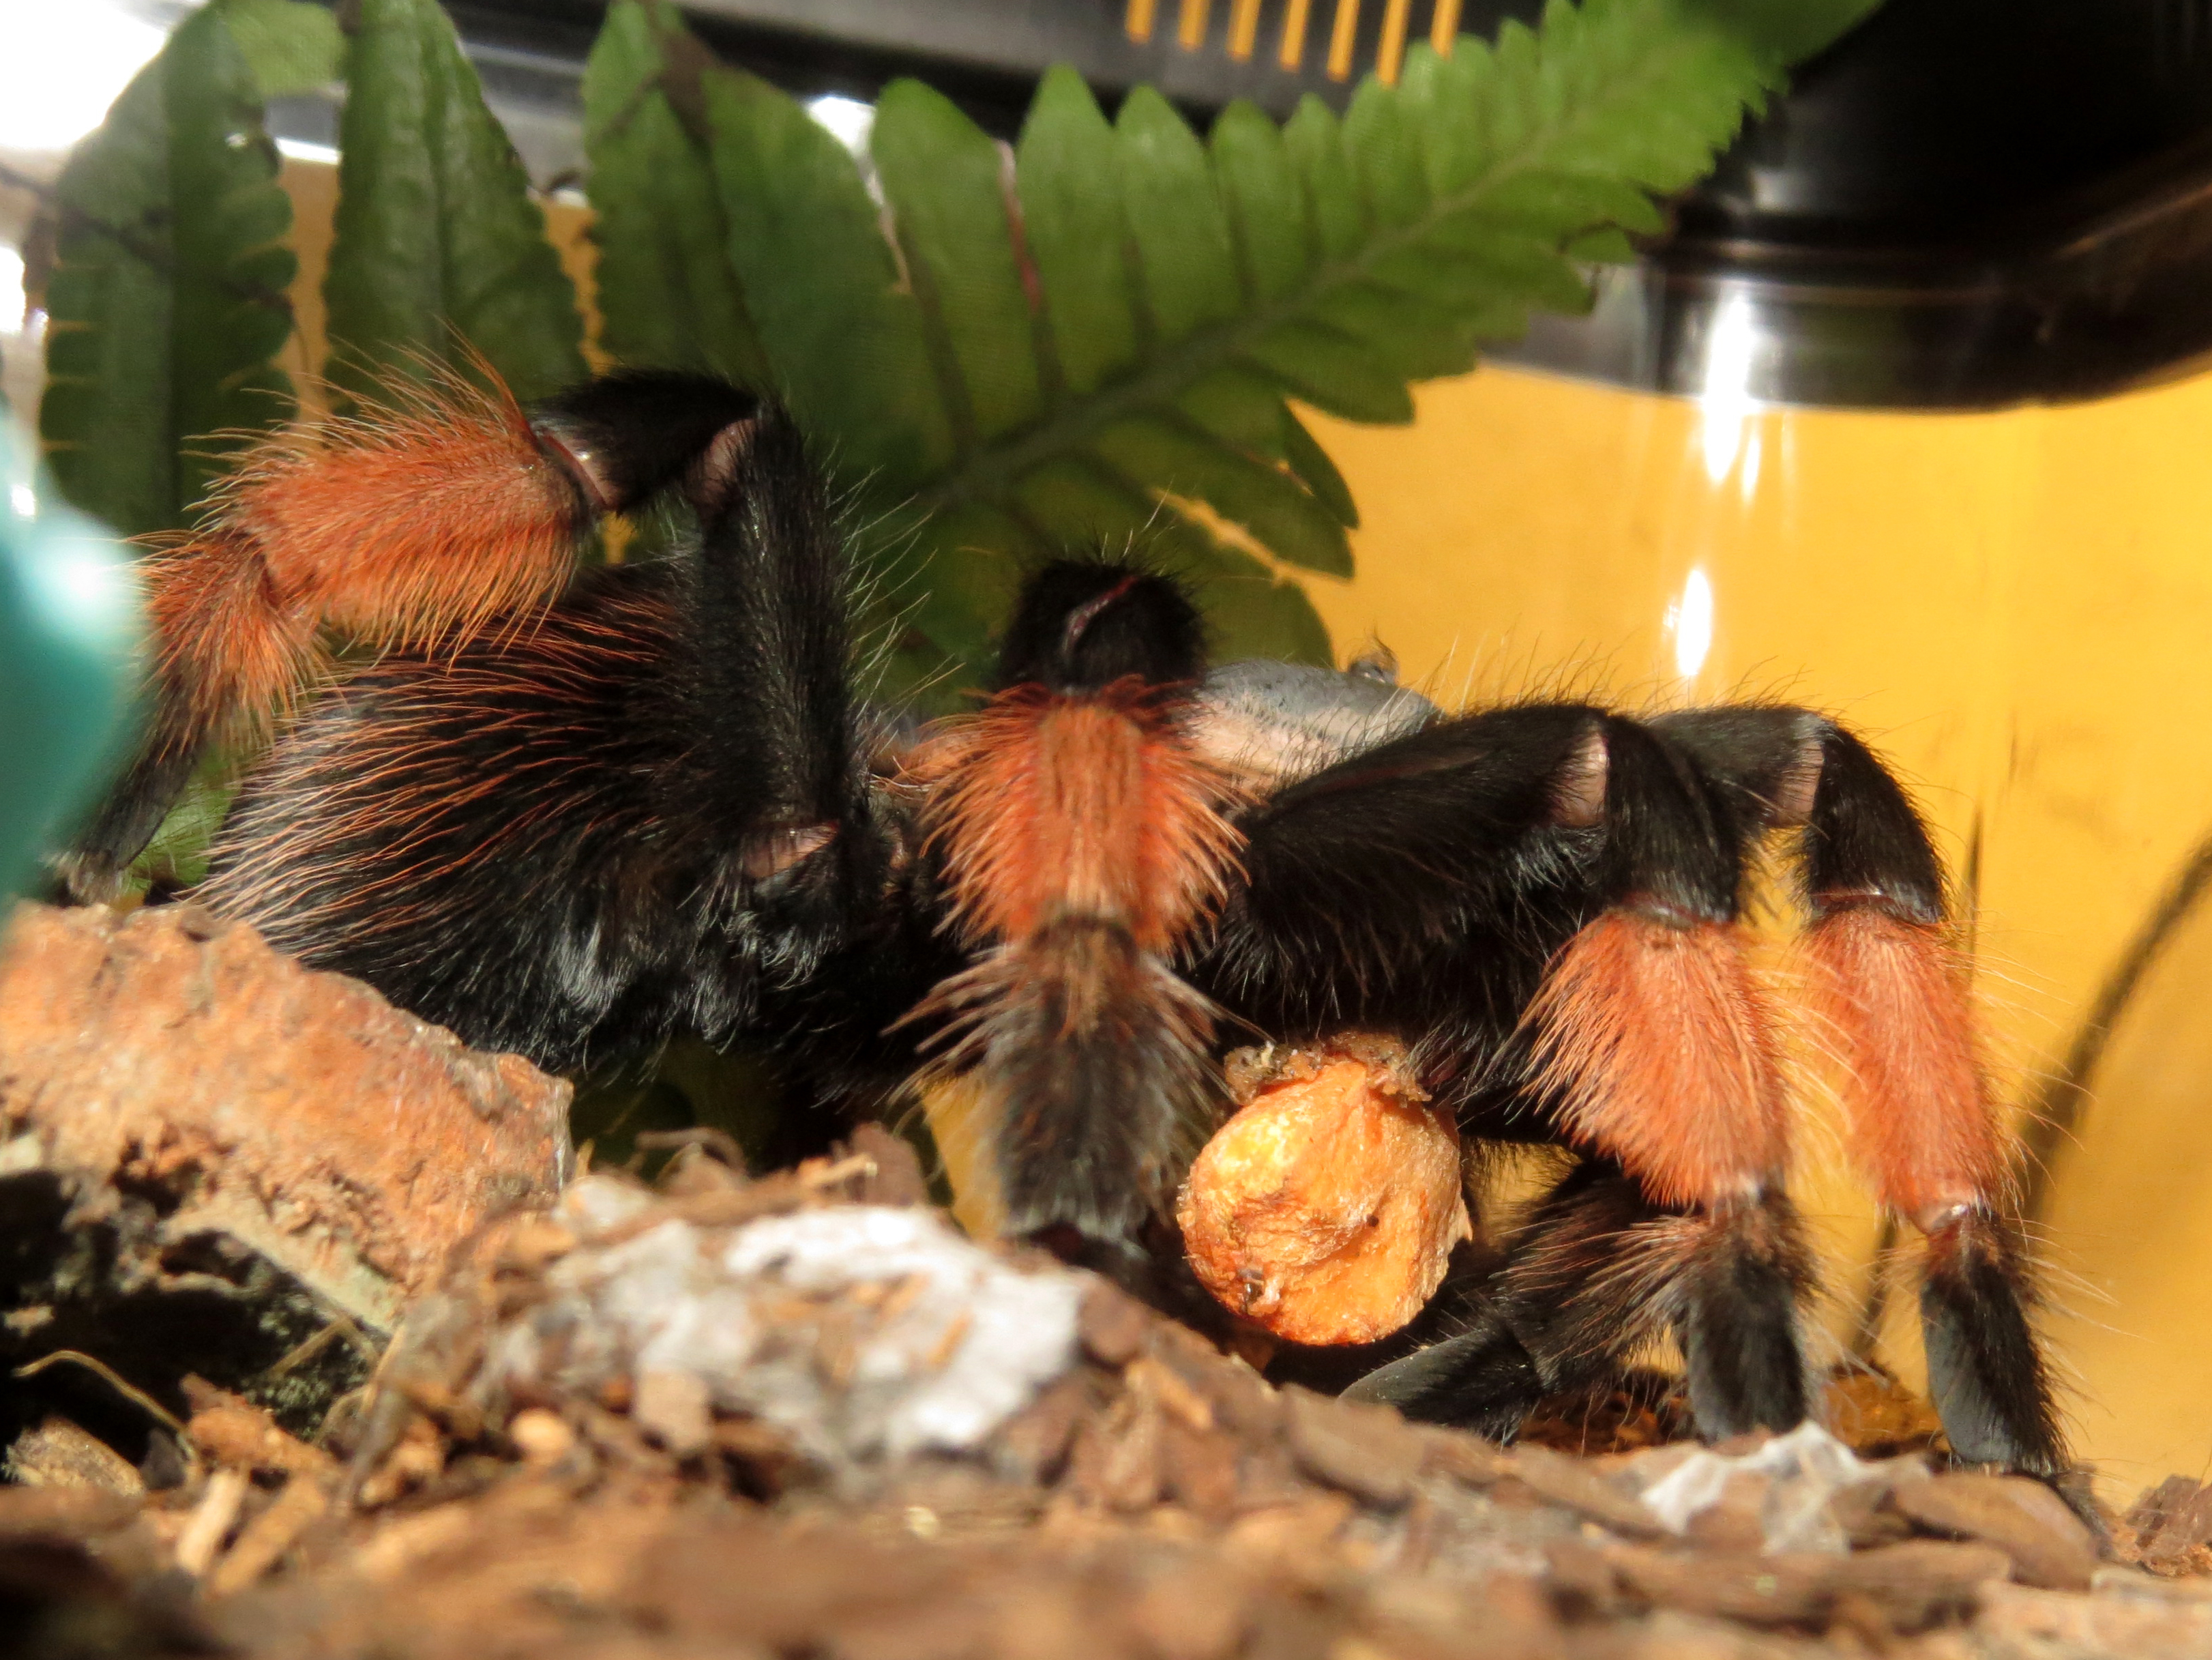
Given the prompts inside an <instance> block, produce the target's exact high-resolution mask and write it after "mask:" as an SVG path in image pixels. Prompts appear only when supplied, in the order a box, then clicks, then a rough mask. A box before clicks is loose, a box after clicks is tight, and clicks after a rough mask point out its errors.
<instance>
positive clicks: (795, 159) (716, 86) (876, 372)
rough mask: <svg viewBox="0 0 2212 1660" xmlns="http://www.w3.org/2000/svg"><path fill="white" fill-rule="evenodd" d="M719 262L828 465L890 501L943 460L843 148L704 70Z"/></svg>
mask: <svg viewBox="0 0 2212 1660" xmlns="http://www.w3.org/2000/svg"><path fill="white" fill-rule="evenodd" d="M705 89H706V106H707V124H708V131H709V133H710V135H711V137H710V143H711V146H712V154H713V157H714V178H715V183H716V185H717V187H718V189H719V191H720V195H721V199H722V206H723V212H724V215H725V216H726V222H727V223H728V226H729V250H730V262H731V264H732V266H733V267H734V268H735V269H736V271H737V273H738V281H739V282H740V283H742V284H743V286H744V296H745V304H746V306H747V307H748V308H749V309H750V312H751V314H752V318H753V321H754V323H755V324H756V325H757V327H758V328H759V331H760V340H761V344H762V345H763V347H764V348H765V349H766V352H767V356H768V361H769V368H770V370H771V372H772V374H773V378H774V381H775V386H777V388H778V389H779V390H780V391H781V393H782V395H783V397H784V398H785V399H786V400H787V402H788V403H789V404H790V405H791V409H792V412H793V414H794V415H795V416H796V417H798V418H799V422H800V423H801V424H802V425H803V426H804V427H805V428H806V429H807V430H808V431H809V432H810V433H811V434H812V435H814V436H815V438H816V440H817V442H819V443H820V444H821V445H822V446H823V449H824V451H825V453H827V455H828V456H829V459H830V461H831V463H832V464H833V465H835V466H836V468H837V470H838V471H839V473H840V474H841V475H842V476H843V477H847V478H848V479H850V480H853V481H855V482H860V483H866V484H867V485H868V486H870V487H871V489H872V490H873V491H874V493H875V494H877V495H878V496H879V497H886V498H889V499H890V500H891V501H894V502H895V501H896V500H898V499H899V498H900V497H901V496H902V495H903V494H904V493H905V492H907V491H908V490H910V489H912V488H913V487H914V485H915V484H916V483H920V482H921V480H923V479H925V478H927V477H929V476H930V475H931V474H932V473H933V472H936V471H939V470H940V469H941V468H943V467H944V466H945V464H946V463H947V462H949V461H950V460H951V457H952V434H951V423H950V421H949V420H948V418H947V416H946V411H945V404H944V399H943V397H942V395H941V393H940V392H939V388H938V385H937V380H936V376H935V374H933V370H932V368H931V364H930V360H929V350H928V346H927V343H926V342H925V340H924V338H923V334H922V323H921V311H920V309H919V307H917V306H916V304H915V296H914V291H913V289H912V288H911V287H910V286H909V285H908V283H907V281H906V279H905V277H904V276H903V274H902V271H901V270H900V268H899V262H898V260H897V258H896V257H895V255H894V252H893V250H892V248H891V246H890V243H889V242H888V241H887V240H885V238H884V232H883V227H882V224H881V222H880V217H879V216H878V211H877V208H876V204H875V203H874V202H873V201H872V200H871V199H870V198H869V196H868V191H867V186H866V185H865V184H864V183H863V182H862V181H861V179H860V167H859V166H858V164H856V163H855V162H854V160H853V158H852V156H851V155H849V154H848V153H847V151H846V149H845V147H844V146H843V145H842V144H841V143H838V142H837V140H836V138H835V137H832V136H831V135H830V133H829V131H826V130H825V129H824V128H823V126H822V125H820V124H819V123H818V122H817V121H816V120H815V119H813V118H812V117H811V116H810V115H809V114H807V112H805V110H804V109H803V108H801V107H800V106H799V104H798V103H796V102H795V101H794V100H792V99H790V98H789V97H787V96H786V95H785V94H782V93H781V92H779V91H777V90H776V89H775V88H774V87H771V86H769V84H768V82H765V81H763V80H760V79H759V78H757V76H750V75H744V74H740V73H738V71H736V70H725V69H716V70H713V71H711V72H710V73H709V74H708V76H707V77H706V81H705Z"/></svg>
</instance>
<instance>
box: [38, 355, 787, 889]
mask: <svg viewBox="0 0 2212 1660" xmlns="http://www.w3.org/2000/svg"><path fill="white" fill-rule="evenodd" d="M757 410H758V400H757V399H756V398H754V397H753V396H752V395H751V394H750V393H748V392H740V391H738V390H737V389H735V388H733V387H730V386H724V385H722V384H720V382H717V381H713V380H704V379H701V378H698V377H694V376H686V375H675V374H638V375H621V376H615V377H611V378H610V379H607V380H599V381H594V382H592V383H590V384H588V385H586V386H580V387H578V388H577V389H575V390H574V391H573V392H568V393H565V394H563V395H562V397H560V398H556V399H554V400H552V401H551V402H550V403H548V404H544V405H543V406H542V407H541V408H539V409H538V410H536V411H534V412H532V411H528V410H524V409H523V408H522V407H521V406H520V405H519V404H516V403H514V402H513V399H511V398H508V397H507V394H506V392H504V390H503V389H494V390H491V391H486V390H484V389H483V388H480V387H477V386H471V385H468V384H466V383H465V382H462V381H459V380H453V381H450V382H447V383H443V384H441V385H438V386H435V387H433V388H430V389H428V390H423V391H419V392H413V393H410V394H408V395H406V396H405V397H404V398H402V399H401V400H400V401H397V402H394V403H393V404H391V405H389V406H387V407H383V408H373V409H370V410H367V411H366V412H364V413H363V414H362V415H360V416H358V417H353V418H349V419H346V420H342V421H337V420H334V421H330V422H326V423H323V424H322V425H321V426H320V427H316V428H301V429H295V430H294V431H292V432H289V433H286V434H283V435H280V436H278V437H276V438H274V439H271V440H270V441H268V442H266V443H264V444H263V445H261V446H259V447H258V448H256V449H254V450H253V451H252V452H251V453H249V454H248V455H247V456H246V459H244V460H243V461H242V462H241V463H240V465H239V466H238V468H237V469H236V471H234V472H233V474H232V475H231V476H230V477H228V479H226V480H225V481H224V482H223V483H222V485H221V486H220V487H219V489H217V491H216V494H215V495H214V496H213V497H212V498H211V499H210V502H208V503H207V504H206V507H205V508H204V514H203V518H202V522H201V524H200V526H199V527H198V528H197V530H195V531H194V532H191V533H190V534H189V535H186V536H183V537H180V538H177V539H175V540H174V541H173V543H171V544H169V545H167V546H165V547H162V548H160V549H158V550H156V551H155V552H154V553H153V554H152V555H151V556H149V558H148V560H147V562H146V580H147V590H148V595H147V601H148V603H147V609H148V612H149V617H150V618H151V620H152V623H153V625H154V633H155V663H154V669H155V676H154V678H155V695H156V705H155V712H154V715H153V719H152V721H151V724H150V726H149V731H148V733H147V735H146V737H145V739H144V740H143V744H142V747H141V751H140V754H139V757H138V758H137V761H136V763H134V764H133V765H132V767H131V769H130V770H129V771H128V772H127V773H126V775H125V777H124V779H123V781H121V783H120V785H119V786H118V788H117V789H116V790H115V791H114V792H113V793H112V794H111V796H110V797H109V799H108V800H107V802H106V804H105V806H104V807H103V809H102V810H101V812H100V813H99V815H98V816H97V817H96V818H94V821H93V823H92V824H90V825H89V826H88V829H87V830H86V831H85V833H84V834H83V835H82V836H81V837H80V839H79V842H78V844H77V847H76V849H75V850H74V852H73V853H72V854H71V855H70V857H69V858H68V859H67V860H65V861H64V881H65V883H66V885H68V886H69V888H70V891H72V892H73V893H74V894H75V895H76V897H80V898H96V897H108V896H109V895H110V894H111V893H112V891H113V889H114V887H115V885H117V883H118V881H119V879H120V877H121V873H122V871H123V869H124V867H125V866H127V865H128V864H129V863H130V862H131V860H132V859H134V858H136V857H137V854H138V853H139V852H140V851H141V850H142V849H143V847H144V846H145V844H146V842H147V841H148V840H149V838H150V837H151V836H152V835H153V833H154V831H155V829H156V828H157V827H158V826H159V824H160V823H161V818H162V816H163V814H164V813H165V812H166V811H167V808H168V807H169V806H170V805H171V803H172V802H173V800H174V799H175V797H176V795H177V794H179V791H180V790H181V788H182V787H183V784H184V781H185V779H186V778H188V777H189V776H190V775H191V769H192V764H193V761H194V758H195V757H196V756H197V751H199V750H200V748H201V747H202V746H203V745H204V744H206V743H207V742H208V741H210V739H215V738H216V737H218V736H220V735H221V734H222V733H224V732H226V731H228V730H238V729H243V730H244V731H246V732H249V733H251V732H252V731H255V730H257V729H258V728H259V727H261V726H262V725H263V724H264V723H265V722H266V721H268V720H269V718H270V716H271V715H272V714H275V713H276V712H278V711H280V710H282V709H283V708H284V707H285V706H286V705H287V704H288V703H289V701H290V700H291V698H292V697H293V696H294V695H295V693H296V691H297V690H298V688H299V687H300V685H301V684H302V683H303V682H304V681H305V680H307V678H309V677H310V676H311V675H312V674H313V673H314V672H315V671H316V669H317V668H318V666H319V664H320V663H321V662H322V659H321V656H320V653H319V645H318V638H319V634H320V633H321V631H322V630H323V629H325V628H326V627H327V628H331V629H337V631H339V632H341V633H343V634H346V635H351V636H353V637H355V638H357V639H359V640H361V641H362V642H367V643H369V644H374V645H378V646H385V647H403V648H421V649H447V650H456V649H459V648H460V647H462V646H463V645H465V643H466V642H468V641H469V640H471V639H472V638H474V637H476V636H477V635H479V634H481V633H482V632H483V630H484V629H487V628H488V627H490V626H492V625H494V623H495V619H507V622H508V623H513V621H514V619H517V618H519V617H524V616H526V615H528V614H531V613H532V612H533V611H537V610H538V609H540V608H542V607H543V606H544V605H545V604H547V603H548V602H550V600H551V599H552V598H553V597H554V596H555V595H556V593H559V592H560V590H561V589H562V587H563V586H564V585H565V584H566V582H567V581H568V578H569V575H570V574H571V572H572V569H573V567H574V551H575V546H576V542H577V538H578V537H579V536H580V534H581V533H582V532H583V531H584V530H585V529H586V526H588V525H589V524H590V522H591V520H592V518H594V517H595V516H596V515H598V514H601V513H605V512H610V511H615V510H618V509H621V508H627V507H629V506H632V505H634V504H635V503H636V502H639V501H641V500H642V499H643V498H644V497H645V496H647V495H650V494H651V493H652V492H653V491H654V490H656V489H659V488H660V487H662V486H663V485H665V484H666V483H671V482H673V481H674V480H676V479H677V478H678V477H681V476H683V475H684V474H685V473H686V472H688V471H690V470H691V469H692V468H693V466H694V464H695V463H696V462H697V461H698V459H699V458H700V457H701V455H702V453H710V454H711V453H713V452H714V444H715V440H716V438H717V437H718V435H721V434H723V433H725V432H726V431H727V430H728V429H730V428H731V427H732V425H733V424H742V423H747V422H750V420H751V419H752V418H753V417H755V415H756V414H757Z"/></svg>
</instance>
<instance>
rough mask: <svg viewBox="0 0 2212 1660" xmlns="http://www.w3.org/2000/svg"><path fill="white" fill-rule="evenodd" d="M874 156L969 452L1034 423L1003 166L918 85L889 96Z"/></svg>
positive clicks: (879, 108)
mask: <svg viewBox="0 0 2212 1660" xmlns="http://www.w3.org/2000/svg"><path fill="white" fill-rule="evenodd" d="M871 149H872V153H873V154H874V155H875V157H876V169H877V173H878V177H879V178H880V179H882V181H883V186H884V199H885V201H886V202H887V203H888V204H889V205H890V210H891V222H892V225H893V226H894V228H895V229H896V234H897V237H898V243H899V247H900V249H901V251H902V252H903V253H904V254H905V256H906V268H907V275H908V278H909V280H910V282H911V283H912V285H913V289H914V293H915V299H916V300H917V301H919V302H920V304H921V310H922V313H923V320H924V323H925V325H926V327H927V331H928V334H929V338H930V344H931V346H932V352H931V356H932V360H933V362H934V364H935V366H936V369H937V374H938V380H939V385H940V386H941V387H942V389H943V391H944V393H945V407H946V410H947V411H948V413H949V414H950V415H951V418H952V422H953V425H954V428H955V430H956V433H957V436H958V437H959V438H960V440H961V441H962V442H963V447H972V445H973V444H974V442H975V441H976V440H977V439H985V438H995V437H997V436H999V435H1000V434H1001V433H1005V432H1006V431H1009V430H1011V429H1013V428H1015V427H1018V426H1020V425H1021V424H1022V423H1024V422H1027V421H1031V420H1034V419H1035V418H1036V416H1037V414H1038V413H1039V411H1040V410H1042V407H1043V392H1042V383H1041V380H1040V378H1039V374H1038V369H1037V350H1036V344H1037V343H1036V338H1035V336H1036V317H1035V315H1034V313H1033V311H1032V309H1031V307H1030V302H1029V298H1028V295H1026V294H1025V293H1024V289H1023V285H1022V271H1021V265H1020V261H1019V259H1018V258H1017V257H1016V254H1015V250H1014V240H1013V228H1012V222H1011V221H1010V219H1009V217H1008V214H1007V198H1008V194H1009V184H1010V181H1009V180H1008V179H1007V178H1006V158H1005V157H1004V156H1003V155H1002V154H1001V153H1000V149H999V147H998V146H997V145H996V144H994V143H992V142H991V139H990V137H988V136H987V134H986V133H985V132H984V131H983V130H982V129H981V128H980V127H978V126H977V125H975V123H974V122H973V121H970V120H969V119H968V118H967V117H966V116H964V115H963V114H962V113H961V112H960V111H959V108H958V107H957V106H956V105H955V104H954V103H953V102H952V100H951V99H949V98H947V97H945V95H944V94H942V93H938V92H933V91H931V90H930V88H927V87H925V86H923V85H922V84H921V82H919V81H894V82H891V84H890V86H888V87H886V88H884V94H883V97H882V98H881V99H880V100H878V102H877V104H876V123H875V127H874V130H873V133H872V138H871Z"/></svg>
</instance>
